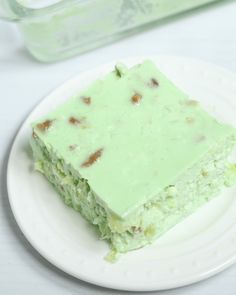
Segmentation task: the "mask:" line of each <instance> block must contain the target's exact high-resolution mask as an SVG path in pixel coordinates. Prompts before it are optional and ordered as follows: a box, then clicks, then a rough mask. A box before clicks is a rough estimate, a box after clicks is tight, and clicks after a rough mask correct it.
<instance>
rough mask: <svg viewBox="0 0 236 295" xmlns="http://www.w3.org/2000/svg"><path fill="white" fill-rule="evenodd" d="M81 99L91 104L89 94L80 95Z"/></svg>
mask: <svg viewBox="0 0 236 295" xmlns="http://www.w3.org/2000/svg"><path fill="white" fill-rule="evenodd" d="M81 99H82V101H83V102H84V103H85V104H87V105H90V104H91V97H89V96H82V97H81Z"/></svg>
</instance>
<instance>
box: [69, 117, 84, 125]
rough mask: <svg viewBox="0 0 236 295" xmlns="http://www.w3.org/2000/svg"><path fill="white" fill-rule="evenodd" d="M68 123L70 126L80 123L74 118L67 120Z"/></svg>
mask: <svg viewBox="0 0 236 295" xmlns="http://www.w3.org/2000/svg"><path fill="white" fill-rule="evenodd" d="M69 122H70V123H71V124H72V125H79V124H80V123H81V120H79V119H77V118H75V117H70V118H69Z"/></svg>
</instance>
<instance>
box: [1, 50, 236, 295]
mask: <svg viewBox="0 0 236 295" xmlns="http://www.w3.org/2000/svg"><path fill="white" fill-rule="evenodd" d="M144 59H153V60H154V62H156V60H158V59H174V60H181V61H190V62H191V61H192V62H196V61H197V62H200V63H202V64H205V65H207V66H210V67H211V68H212V67H214V68H215V69H216V70H218V71H219V70H220V71H224V72H227V74H228V75H229V74H230V75H232V77H234V78H235V80H236V74H235V73H234V72H233V71H230V70H228V69H227V68H224V67H222V66H218V65H215V64H214V63H210V62H206V61H204V60H201V59H194V58H190V57H184V56H171V55H170V56H169V55H151V56H136V57H131V58H130V57H126V58H121V60H122V61H123V62H124V63H128V62H132V61H133V60H134V61H137V60H144ZM116 63H117V61H116V60H113V61H111V62H108V63H105V64H100V65H98V66H96V67H94V68H91V69H89V70H87V71H84V72H79V73H78V74H76V75H74V76H71V77H70V78H69V79H66V80H65V81H64V82H62V83H61V84H59V85H58V86H56V87H55V88H53V89H52V90H51V91H49V93H48V94H46V95H44V96H43V98H42V99H41V100H40V101H39V102H38V103H36V104H35V105H34V106H33V108H32V109H31V110H30V111H29V113H28V114H27V115H26V116H25V118H24V119H23V120H22V122H21V124H20V127H19V128H17V131H16V132H15V135H14V139H13V142H12V144H11V148H10V152H9V156H8V162H7V170H6V182H7V192H8V199H9V203H10V207H11V210H12V212H13V216H14V218H15V220H16V223H17V225H18V226H19V228H20V230H21V232H22V233H23V235H24V237H25V238H26V239H27V240H28V241H29V243H30V244H31V245H32V246H33V248H34V249H35V250H36V251H37V252H38V253H39V254H40V255H41V256H42V257H44V258H45V259H46V260H47V261H49V262H50V263H51V264H53V265H54V266H56V267H57V268H59V269H60V270H61V271H63V272H65V273H67V274H69V275H71V276H73V277H75V278H77V279H80V280H83V281H85V282H88V283H90V284H93V285H96V286H100V287H104V288H109V289H116V290H123V291H124V290H125V291H157V290H167V289H173V288H177V287H183V286H187V285H190V284H193V283H196V282H199V281H201V280H205V279H207V278H209V277H211V276H214V275H216V274H218V273H219V272H221V271H223V270H225V269H226V268H228V267H230V266H231V265H232V264H234V263H235V262H236V251H235V253H234V255H233V256H232V257H231V258H229V259H228V260H226V261H225V262H224V263H222V264H221V265H218V267H215V268H213V269H210V270H208V272H204V273H202V274H201V273H199V274H197V275H195V277H194V278H193V277H189V278H186V279H184V280H182V281H181V280H180V281H181V282H180V281H178V282H173V283H172V284H170V283H169V284H168V286H162V287H161V286H159V287H158V286H157V287H154V286H150V287H148V286H143V288H140V287H138V288H135V286H130V285H129V284H126V286H120V282H118V283H117V284H114V282H112V283H109V282H107V281H106V280H101V279H98V280H94V278H93V279H90V278H89V277H88V276H86V275H83V274H82V273H80V275H78V274H77V273H74V272H73V271H71V270H70V269H67V268H65V267H64V266H63V265H61V264H60V263H58V261H55V260H54V259H52V258H51V257H50V255H49V254H48V253H47V252H45V251H44V249H42V248H40V247H38V245H37V242H36V241H34V240H32V239H31V237H30V234H29V232H27V229H25V228H24V226H23V225H22V224H21V220H20V218H19V215H18V213H17V211H16V208H15V206H14V198H13V197H12V196H13V195H14V193H13V192H12V189H11V185H10V178H11V169H12V168H11V166H12V165H11V163H12V158H13V153H14V152H15V149H16V146H17V142H18V141H19V139H20V136H21V132H22V131H23V130H24V129H25V127H27V125H26V124H27V121H28V120H29V119H30V117H31V116H32V115H33V113H34V111H36V110H37V109H38V108H39V107H40V106H41V105H42V104H43V103H44V102H45V101H46V100H47V99H48V98H49V97H50V96H53V95H55V94H56V92H60V91H62V89H63V88H64V87H66V85H67V84H69V83H70V82H72V81H73V80H78V79H79V77H80V76H83V75H89V74H90V73H92V72H94V71H97V70H99V69H101V70H102V71H103V68H107V67H111V66H112V65H114V64H116Z"/></svg>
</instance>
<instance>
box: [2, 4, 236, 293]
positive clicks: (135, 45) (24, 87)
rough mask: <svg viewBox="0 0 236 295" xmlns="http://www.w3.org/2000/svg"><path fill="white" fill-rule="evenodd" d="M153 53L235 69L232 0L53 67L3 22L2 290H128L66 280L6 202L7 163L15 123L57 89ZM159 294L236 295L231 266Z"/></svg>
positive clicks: (235, 27)
mask: <svg viewBox="0 0 236 295" xmlns="http://www.w3.org/2000/svg"><path fill="white" fill-rule="evenodd" d="M156 54H165V55H167V54H169V55H181V56H190V57H194V58H198V59H203V60H206V61H210V62H214V63H216V64H218V65H222V66H225V67H227V68H228V69H231V70H232V71H234V72H236V1H232V0H231V1H230V0H228V1H222V3H217V4H214V5H210V6H208V7H205V8H204V9H203V8H201V9H198V10H195V11H194V12H191V13H187V14H184V15H182V16H181V17H179V16H178V17H174V18H172V19H171V20H168V21H165V22H163V23H161V24H160V25H159V26H158V27H155V28H153V29H151V30H149V31H145V32H143V33H140V34H138V35H135V36H132V37H130V38H128V39H124V40H122V41H118V42H116V43H114V44H112V45H108V46H106V47H103V48H101V49H97V50H95V51H92V52H89V53H86V54H83V55H81V56H78V57H76V58H73V59H70V60H67V61H63V62H60V63H56V64H41V63H39V62H37V61H35V60H34V59H33V58H31V56H30V55H29V54H28V53H27V52H26V51H25V49H24V47H23V42H22V40H21V36H20V35H19V34H18V31H17V29H16V28H15V26H14V25H10V24H8V23H4V22H0V181H1V182H0V294H2V295H15V294H19V295H21V294H22V295H28V294H29V295H31V294H35V295H38V294H40V295H49V294H50V295H51V294H56V295H62V294H63V295H68V294H84V295H87V294H125V292H120V291H111V290H107V289H103V288H100V287H95V286H91V285H89V284H87V283H84V282H81V281H79V280H77V279H74V278H71V277H70V276H68V275H66V274H64V273H63V272H61V271H60V270H58V269H56V268H55V267H54V266H52V265H50V264H49V263H48V262H47V261H45V259H44V258H42V257H41V256H40V255H39V254H38V253H37V252H36V251H35V250H34V249H33V248H32V247H31V246H30V245H29V243H28V242H27V241H26V239H25V238H24V236H23V235H22V233H21V232H20V230H19V228H18V227H17V224H16V223H15V220H14V218H13V216H12V213H11V210H10V207H9V203H8V197H7V191H6V165H7V158H8V153H9V149H10V146H11V143H12V140H13V138H14V136H15V133H16V131H17V129H18V127H19V125H20V124H21V122H22V121H23V120H24V118H25V116H26V115H27V114H28V113H29V112H30V110H31V109H32V108H33V107H34V106H35V105H36V104H37V102H39V101H40V100H41V99H42V98H43V97H44V96H45V95H46V94H48V93H49V92H50V90H52V89H53V88H54V87H56V86H57V85H59V84H60V83H61V82H63V81H65V80H66V79H68V78H69V77H71V76H73V75H75V74H76V73H79V72H82V71H84V70H87V69H91V68H92V67H94V66H97V65H100V64H103V63H107V62H109V61H111V60H117V61H122V58H123V57H129V56H134V55H145V56H147V55H156ZM235 99H236V93H235ZM36 189H37V188H36ZM20 194H21V193H20V192H19V198H20ZM157 279H158V278H157ZM152 294H157V292H156V293H155V292H153V293H152ZM158 294H165V295H169V294H171V295H172V294H177V295H178V294H181V295H185V294H188V295H193V294H207V295H208V294H209V295H210V294H212V295H213V294H214V295H218V294H226V295H231V294H232V295H234V294H236V265H235V266H233V267H231V268H229V269H228V270H226V271H224V272H222V273H220V274H219V275H216V276H215V277H213V278H210V279H208V280H206V281H203V282H201V283H197V284H194V285H192V286H188V287H184V288H180V289H176V290H170V291H165V292H159V293H158Z"/></svg>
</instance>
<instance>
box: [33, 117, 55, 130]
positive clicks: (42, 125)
mask: <svg viewBox="0 0 236 295" xmlns="http://www.w3.org/2000/svg"><path fill="white" fill-rule="evenodd" d="M52 122H53V120H46V121H44V122H43V123H39V124H37V125H36V127H37V128H38V129H39V130H40V131H42V132H44V131H47V130H48V129H49V128H50V127H51V126H52Z"/></svg>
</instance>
